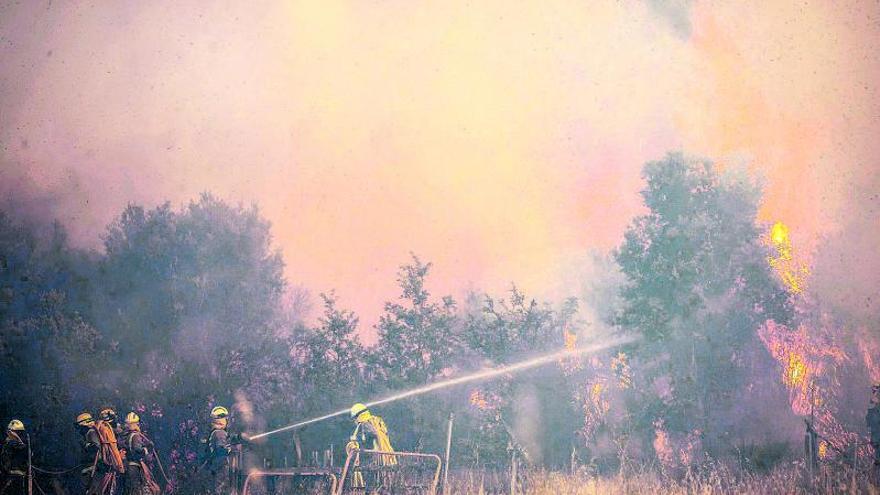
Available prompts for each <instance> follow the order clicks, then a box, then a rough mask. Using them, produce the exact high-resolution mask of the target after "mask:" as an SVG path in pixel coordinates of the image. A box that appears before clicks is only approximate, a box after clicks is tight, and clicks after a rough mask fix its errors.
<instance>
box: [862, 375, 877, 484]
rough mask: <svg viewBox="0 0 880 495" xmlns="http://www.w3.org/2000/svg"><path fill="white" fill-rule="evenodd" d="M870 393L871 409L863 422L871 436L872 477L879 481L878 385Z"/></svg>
mask: <svg viewBox="0 0 880 495" xmlns="http://www.w3.org/2000/svg"><path fill="white" fill-rule="evenodd" d="M871 392H872V394H871V407H870V408H868V414H867V415H866V416H865V422H866V423H867V424H868V432H870V435H871V447H874V477H875V480H877V481H880V479H878V478H880V384H877V385H874V387H873V388H872V390H871Z"/></svg>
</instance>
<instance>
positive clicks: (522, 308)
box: [464, 286, 579, 467]
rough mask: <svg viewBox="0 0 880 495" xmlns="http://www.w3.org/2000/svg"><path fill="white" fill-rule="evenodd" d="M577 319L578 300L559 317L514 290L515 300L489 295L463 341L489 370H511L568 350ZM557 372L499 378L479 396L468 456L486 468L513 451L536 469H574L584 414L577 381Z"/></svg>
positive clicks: (470, 318)
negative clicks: (575, 441)
mask: <svg viewBox="0 0 880 495" xmlns="http://www.w3.org/2000/svg"><path fill="white" fill-rule="evenodd" d="M576 312H577V303H576V301H575V300H573V299H571V300H568V301H566V302H565V303H564V304H563V305H562V307H561V308H560V309H559V310H558V311H557V310H554V309H553V308H552V307H551V306H550V305H548V304H543V305H542V304H539V303H538V302H537V301H536V300H534V299H527V298H526V296H525V295H523V294H522V292H520V291H519V290H518V289H517V288H516V286H514V287H512V288H511V290H510V298H509V300H504V299H497V300H496V299H493V298H492V297H490V296H488V295H486V296H484V297H483V304H482V306H481V307H480V308H479V310H478V311H476V312H471V313H470V314H468V315H467V316H466V322H465V331H464V336H465V342H466V343H467V346H468V349H469V350H470V351H471V353H472V354H474V355H475V356H476V357H477V358H479V359H480V360H481V361H483V362H484V363H485V362H486V361H488V363H490V364H491V365H492V366H503V365H506V364H512V363H513V362H516V361H519V360H522V359H527V358H528V357H532V356H534V355H536V354H541V355H543V354H547V353H549V352H553V351H560V350H562V349H564V348H565V347H564V346H565V345H566V335H568V336H569V339H571V338H572V336H573V335H574V334H575V331H574V329H573V328H572V327H573V325H574V322H573V318H574V316H575V314H576ZM569 344H571V340H569ZM562 364H563V362H562V361H560V362H559V365H562ZM559 365H548V366H545V367H541V368H537V369H532V370H528V371H526V372H523V373H521V374H517V375H509V376H505V377H501V378H498V379H495V380H492V381H491V382H487V383H483V384H480V385H479V386H477V387H475V388H474V389H473V391H472V392H471V394H472V395H471V403H472V404H471V407H472V408H474V409H477V418H476V431H475V432H474V442H473V445H471V446H470V447H471V449H470V450H471V451H473V452H474V453H475V456H477V457H479V461H480V463H484V464H496V465H497V464H503V463H505V462H506V461H507V459H508V458H509V452H508V447H511V448H515V449H517V450H518V451H519V452H520V455H522V456H525V458H526V460H528V461H531V462H534V463H536V464H538V465H552V466H557V467H558V466H561V465H565V464H566V463H567V462H568V457H569V454H570V451H571V447H572V439H573V438H574V432H575V431H576V430H577V428H578V425H579V420H578V419H577V418H578V416H579V414H578V412H577V407H576V405H575V404H574V401H573V398H574V390H573V389H572V388H571V383H572V382H571V381H570V380H568V378H567V377H566V374H565V372H564V370H563V369H562V367H561V366H559Z"/></svg>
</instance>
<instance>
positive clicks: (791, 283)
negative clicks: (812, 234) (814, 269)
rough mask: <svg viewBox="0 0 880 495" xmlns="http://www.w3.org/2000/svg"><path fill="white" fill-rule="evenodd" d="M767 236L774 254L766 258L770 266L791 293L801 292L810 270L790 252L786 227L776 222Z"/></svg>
mask: <svg viewBox="0 0 880 495" xmlns="http://www.w3.org/2000/svg"><path fill="white" fill-rule="evenodd" d="M768 238H769V244H770V246H771V247H772V248H773V250H774V251H775V255H771V256H770V257H768V259H767V261H768V262H769V263H770V267H771V268H773V270H774V271H775V272H776V274H777V275H779V278H780V279H781V280H782V283H783V284H784V285H785V287H786V289H787V290H788V291H789V292H791V293H792V294H801V293H803V291H804V288H805V287H806V281H807V276H808V275H809V274H810V272H809V269H808V268H807V267H806V265H803V264H801V263H799V262H798V261H797V260H795V258H794V255H793V254H792V253H793V251H792V247H791V239H790V238H789V236H788V227H787V226H786V225H785V224H784V223H782V222H776V223H775V224H773V226H772V227H771V228H770V233H769V235H768Z"/></svg>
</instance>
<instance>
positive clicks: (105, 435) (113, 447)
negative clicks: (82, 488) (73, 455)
mask: <svg viewBox="0 0 880 495" xmlns="http://www.w3.org/2000/svg"><path fill="white" fill-rule="evenodd" d="M118 427H119V422H118V420H117V416H116V411H114V410H113V409H112V408H110V407H106V408H104V409H102V410H101V414H100V419H99V420H98V422H97V423H95V433H97V436H98V443H99V445H98V454H97V455H96V456H95V461H94V462H93V466H94V474H93V476H92V481H91V483H89V488H88V490H87V491H86V494H87V495H113V494H115V493H118V491H119V487H120V484H121V479H120V478H121V476H120V475H122V474H124V473H125V463H124V461H123V459H122V453H121V452H120V451H119V444H118V441H117V437H116V430H117V429H118Z"/></svg>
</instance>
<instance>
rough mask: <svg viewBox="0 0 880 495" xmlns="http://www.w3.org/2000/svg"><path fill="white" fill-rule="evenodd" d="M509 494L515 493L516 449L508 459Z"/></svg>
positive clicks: (513, 494) (514, 494)
mask: <svg viewBox="0 0 880 495" xmlns="http://www.w3.org/2000/svg"><path fill="white" fill-rule="evenodd" d="M510 495H516V450H514V451H513V455H512V456H511V459H510Z"/></svg>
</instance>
